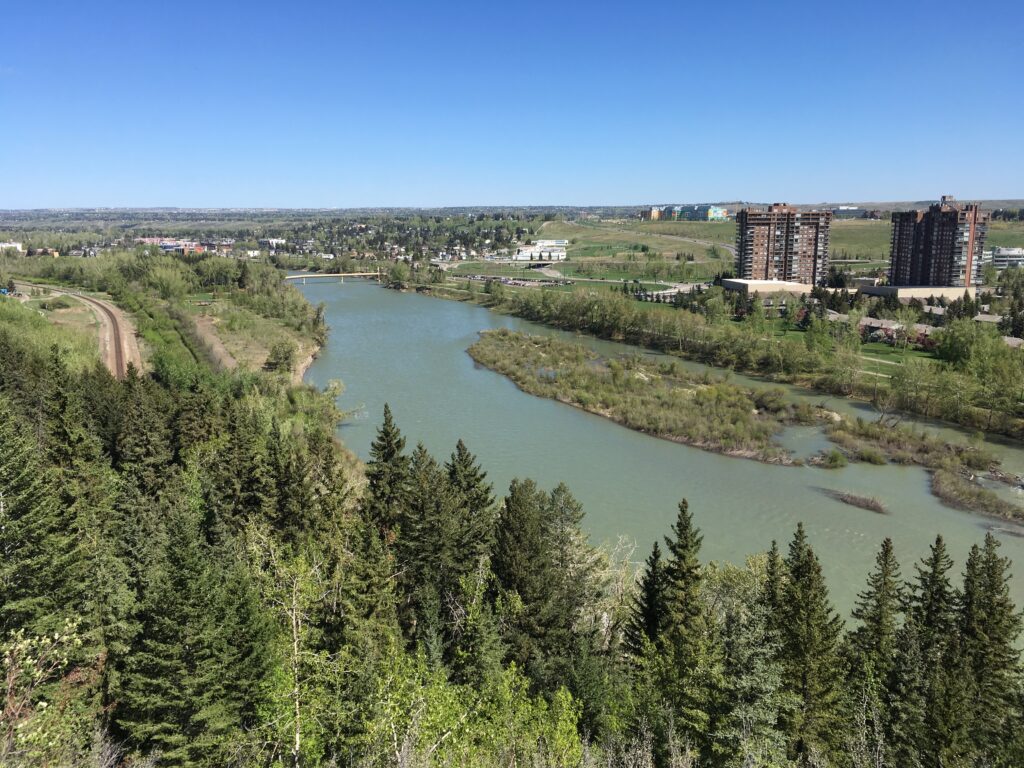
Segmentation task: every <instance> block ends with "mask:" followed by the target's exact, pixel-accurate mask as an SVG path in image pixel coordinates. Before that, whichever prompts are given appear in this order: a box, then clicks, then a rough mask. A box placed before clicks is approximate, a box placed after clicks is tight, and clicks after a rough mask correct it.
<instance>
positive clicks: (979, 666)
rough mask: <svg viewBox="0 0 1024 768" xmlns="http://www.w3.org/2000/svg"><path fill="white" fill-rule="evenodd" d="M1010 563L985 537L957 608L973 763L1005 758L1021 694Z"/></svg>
mask: <svg viewBox="0 0 1024 768" xmlns="http://www.w3.org/2000/svg"><path fill="white" fill-rule="evenodd" d="M1008 581H1009V561H1008V560H1007V559H1006V558H1004V557H1001V556H1000V555H999V542H998V541H997V540H996V538H995V537H994V536H993V535H992V534H991V533H988V534H986V535H985V544H984V547H983V548H979V547H977V546H974V547H972V549H971V553H970V556H969V557H968V559H967V565H966V568H965V570H964V588H963V597H962V599H961V601H960V606H959V611H958V613H959V617H958V624H959V628H960V637H961V643H960V655H961V657H962V658H963V659H964V661H965V663H966V666H967V669H968V670H969V674H970V675H971V677H972V680H973V689H972V696H971V697H970V699H969V700H968V701H966V702H963V704H964V705H965V706H966V708H967V709H968V710H969V711H970V713H971V715H970V735H971V743H972V747H973V751H974V753H975V755H976V758H975V759H976V760H980V761H981V762H982V763H984V764H991V765H999V764H1001V760H1000V758H1002V757H1005V755H1004V753H1003V746H1004V745H1005V744H1007V743H1009V741H1010V739H1009V737H1010V733H1011V731H1012V728H1013V723H1014V722H1015V720H1016V719H1017V716H1018V715H1017V712H1016V706H1017V702H1018V701H1019V699H1020V695H1021V677H1020V667H1019V662H1020V651H1019V650H1018V647H1017V640H1018V638H1019V636H1020V629H1021V617H1020V614H1019V613H1018V612H1017V609H1016V607H1015V606H1014V604H1013V601H1012V600H1011V598H1010V591H1009V585H1008Z"/></svg>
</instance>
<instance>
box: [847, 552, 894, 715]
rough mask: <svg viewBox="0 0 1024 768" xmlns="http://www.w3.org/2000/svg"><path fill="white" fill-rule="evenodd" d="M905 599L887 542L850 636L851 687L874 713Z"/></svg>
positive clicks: (856, 611)
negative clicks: (866, 701)
mask: <svg viewBox="0 0 1024 768" xmlns="http://www.w3.org/2000/svg"><path fill="white" fill-rule="evenodd" d="M903 599H904V598H903V585H902V582H901V580H900V568H899V563H897V562H896V556H895V554H894V552H893V546H892V540H891V539H888V538H886V539H885V540H884V541H883V542H882V548H881V549H880V550H879V552H878V555H877V556H876V558H875V568H874V570H873V571H872V572H871V574H870V575H869V576H868V583H867V589H866V590H864V591H863V592H861V593H859V594H858V595H857V601H856V604H855V605H854V608H853V618H854V619H856V620H858V621H859V622H860V626H858V627H857V628H856V629H854V631H853V632H851V633H850V636H849V645H850V653H851V656H852V658H851V685H852V687H853V689H854V693H855V695H856V696H857V697H858V698H861V697H866V698H867V700H868V704H867V706H868V708H869V709H871V710H872V711H876V712H877V711H879V710H880V707H881V700H880V698H879V697H880V688H881V686H882V684H883V683H884V681H885V680H886V678H888V676H889V671H890V669H891V668H892V664H893V658H894V655H895V643H896V631H897V629H898V621H899V615H900V611H901V607H902V605H903ZM868 725H872V723H868Z"/></svg>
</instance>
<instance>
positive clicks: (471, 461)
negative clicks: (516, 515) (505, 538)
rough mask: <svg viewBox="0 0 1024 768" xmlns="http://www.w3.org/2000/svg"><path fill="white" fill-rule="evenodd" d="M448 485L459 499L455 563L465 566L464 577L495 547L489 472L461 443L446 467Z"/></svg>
mask: <svg viewBox="0 0 1024 768" xmlns="http://www.w3.org/2000/svg"><path fill="white" fill-rule="evenodd" d="M445 470H446V472H447V475H448V484H449V487H450V488H451V490H452V491H453V492H454V493H456V494H457V495H458V497H459V504H458V509H457V515H458V517H457V519H456V521H455V524H454V534H455V540H454V542H453V546H454V547H455V555H454V557H455V562H457V563H462V564H464V569H463V571H462V574H460V575H465V574H467V573H471V572H472V571H473V570H474V569H475V568H476V564H477V563H478V562H479V560H480V558H482V557H484V556H486V555H488V554H489V553H490V551H491V547H492V546H493V545H494V524H495V509H494V493H493V486H492V485H491V484H490V483H488V482H487V473H486V472H484V471H483V469H481V467H480V465H479V463H477V460H476V456H474V455H473V454H472V453H470V452H469V449H467V448H466V445H465V443H463V442H462V441H461V440H459V442H458V443H457V444H456V446H455V451H454V453H452V455H451V458H450V459H449V460H448V462H447V463H446V464H445Z"/></svg>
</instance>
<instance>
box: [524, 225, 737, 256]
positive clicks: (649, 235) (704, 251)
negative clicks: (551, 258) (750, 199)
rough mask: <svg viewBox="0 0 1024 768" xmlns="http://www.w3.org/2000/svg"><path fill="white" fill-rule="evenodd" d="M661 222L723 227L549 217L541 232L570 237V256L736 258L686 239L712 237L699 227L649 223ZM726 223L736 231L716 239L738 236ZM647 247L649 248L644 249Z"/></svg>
mask: <svg viewBox="0 0 1024 768" xmlns="http://www.w3.org/2000/svg"><path fill="white" fill-rule="evenodd" d="M659 224H670V225H675V224H679V225H687V224H689V225H697V226H698V227H700V226H715V227H719V228H721V227H723V225H720V224H714V225H707V224H705V223H704V222H652V223H645V222H639V221H637V222H600V223H593V222H587V223H582V222H569V221H549V222H545V224H544V225H543V226H542V227H541V229H540V231H539V232H538V234H537V237H538V238H540V239H546V240H548V239H551V240H553V239H565V240H569V248H568V254H569V257H570V258H576V259H593V258H599V259H614V258H622V257H625V256H628V255H635V256H636V258H638V259H643V258H646V257H647V254H648V253H650V254H656V256H657V257H658V258H661V259H670V260H673V261H674V260H675V258H676V256H677V254H693V257H694V259H696V260H698V261H709V260H711V261H718V260H724V261H726V262H731V261H732V256H730V255H729V253H728V252H727V251H726V250H725V249H723V248H718V249H715V250H713V249H711V248H708V247H707V246H705V245H702V244H700V243H694V242H692V241H690V240H684V239H682V238H683V237H690V236H692V237H696V238H697V239H701V240H704V239H707V240H710V239H712V238H711V237H705V236H703V234H702V233H701V232H700V230H699V229H695V230H693V232H694V233H695V234H692V235H690V234H687V235H684V234H681V233H682V232H683V231H689V230H679V232H676V233H664V232H658V231H655V230H650V229H648V228H647V227H649V226H657V225H659ZM724 226H727V227H728V228H729V231H730V232H732V233H733V234H729V235H728V236H726V235H725V231H724V230H721V231H720V232H718V233H717V234H715V237H714V239H715V240H716V241H717V242H719V243H729V242H732V240H733V239H734V238H735V226H734V225H733V224H731V223H729V222H726V223H725V225H724ZM644 247H646V248H647V251H646V252H644V251H643V250H642V249H643V248H644Z"/></svg>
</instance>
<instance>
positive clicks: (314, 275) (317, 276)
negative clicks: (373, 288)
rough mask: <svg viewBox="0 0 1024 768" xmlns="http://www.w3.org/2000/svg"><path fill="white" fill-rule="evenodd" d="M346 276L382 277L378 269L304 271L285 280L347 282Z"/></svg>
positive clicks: (376, 278)
mask: <svg viewBox="0 0 1024 768" xmlns="http://www.w3.org/2000/svg"><path fill="white" fill-rule="evenodd" d="M346 277H371V278H373V279H374V280H377V281H380V280H381V279H382V275H381V271H380V270H379V269H378V270H377V271H376V272H308V273H307V272H304V273H302V274H298V275H288V276H287V277H285V280H301V281H302V283H303V285H305V283H306V280H323V279H326V278H335V279H338V280H340V281H341V282H345V278H346Z"/></svg>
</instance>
